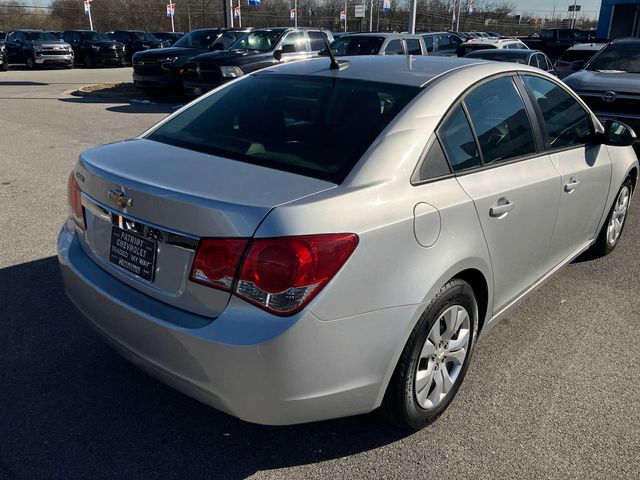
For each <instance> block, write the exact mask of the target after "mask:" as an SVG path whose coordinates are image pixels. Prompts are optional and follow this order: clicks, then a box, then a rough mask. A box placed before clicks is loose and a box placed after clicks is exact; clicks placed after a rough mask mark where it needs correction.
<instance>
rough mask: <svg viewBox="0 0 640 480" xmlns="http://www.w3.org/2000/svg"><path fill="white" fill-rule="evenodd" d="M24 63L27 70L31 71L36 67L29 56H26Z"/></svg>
mask: <svg viewBox="0 0 640 480" xmlns="http://www.w3.org/2000/svg"><path fill="white" fill-rule="evenodd" d="M24 63H25V65H26V67H27V69H28V70H33V69H34V68H35V67H36V62H35V60H34V59H33V57H32V56H31V55H27V56H26V58H25V60H24Z"/></svg>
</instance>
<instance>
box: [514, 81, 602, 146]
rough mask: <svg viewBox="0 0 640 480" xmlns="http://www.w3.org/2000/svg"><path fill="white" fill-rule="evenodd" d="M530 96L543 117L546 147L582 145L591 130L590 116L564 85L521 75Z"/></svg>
mask: <svg viewBox="0 0 640 480" xmlns="http://www.w3.org/2000/svg"><path fill="white" fill-rule="evenodd" d="M522 79H523V80H524V84H525V85H526V87H527V91H528V92H529V96H530V97H531V100H532V101H533V102H534V104H536V105H537V106H538V108H539V110H540V113H541V114H542V119H543V121H544V135H545V143H546V145H547V148H551V149H558V148H567V147H572V146H581V145H584V143H585V138H586V137H587V136H588V135H589V134H590V133H591V129H592V126H591V119H590V117H589V114H588V113H587V112H586V111H585V110H584V108H582V106H581V105H580V104H579V103H578V101H577V100H576V99H575V98H573V97H572V96H571V95H569V94H568V93H567V92H566V91H565V90H564V89H563V88H561V87H559V86H558V85H556V84H555V83H553V82H550V81H549V80H546V79H544V78H541V77H535V76H532V75H524V76H523V77H522Z"/></svg>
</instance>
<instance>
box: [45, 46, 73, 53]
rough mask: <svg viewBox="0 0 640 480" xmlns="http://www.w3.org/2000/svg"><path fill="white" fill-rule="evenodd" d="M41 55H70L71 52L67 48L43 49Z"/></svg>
mask: <svg viewBox="0 0 640 480" xmlns="http://www.w3.org/2000/svg"><path fill="white" fill-rule="evenodd" d="M40 53H42V55H69V50H67V49H66V48H58V49H56V48H53V47H48V48H43V49H42V51H41V52H40Z"/></svg>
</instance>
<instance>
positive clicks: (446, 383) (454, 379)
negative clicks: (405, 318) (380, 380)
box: [380, 280, 478, 430]
mask: <svg viewBox="0 0 640 480" xmlns="http://www.w3.org/2000/svg"><path fill="white" fill-rule="evenodd" d="M477 329H478V307H477V303H476V299H475V295H474V292H473V289H472V288H471V286H470V285H469V284H468V283H467V282H465V281H463V280H452V281H450V282H449V283H447V284H446V285H445V286H444V287H443V288H442V289H441V290H440V292H439V293H438V295H437V296H436V297H435V298H434V299H433V300H432V301H431V303H430V304H429V306H428V307H427V309H426V310H425V312H424V313H423V314H422V316H421V317H420V320H419V321H418V323H417V325H416V326H415V328H414V329H413V332H412V333H411V336H410V337H409V340H408V341H407V344H406V345H405V347H404V350H403V352H402V355H401V356H400V360H399V361H398V365H397V366H396V369H395V371H394V373H393V376H392V377H391V381H390V383H389V386H388V387H387V391H386V394H385V397H384V400H383V402H382V407H381V409H380V413H381V414H382V416H383V417H385V418H386V419H387V420H388V421H390V422H391V423H393V424H395V425H397V426H399V427H401V428H404V429H408V430H419V429H421V428H423V427H425V426H427V425H429V424H430V423H432V422H433V421H434V420H436V419H437V418H438V417H439V416H440V415H441V414H442V412H444V410H445V409H446V408H447V406H448V405H449V403H451V401H452V400H453V397H454V396H455V394H456V393H457V391H458V389H459V388H460V384H461V383H462V380H463V379H464V376H465V374H466V372H467V368H468V367H469V361H470V359H471V353H472V352H473V348H474V346H475V340H476V335H477Z"/></svg>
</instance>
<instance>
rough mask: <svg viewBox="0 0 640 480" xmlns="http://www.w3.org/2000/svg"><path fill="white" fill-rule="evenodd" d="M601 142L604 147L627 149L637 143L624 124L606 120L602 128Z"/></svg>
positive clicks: (627, 126)
mask: <svg viewBox="0 0 640 480" xmlns="http://www.w3.org/2000/svg"><path fill="white" fill-rule="evenodd" d="M602 136H603V140H604V142H603V143H605V144H606V145H612V146H615V147H629V146H631V145H633V144H634V143H636V142H637V141H638V136H637V135H636V132H634V131H633V129H632V128H631V127H630V126H629V125H627V124H626V123H623V122H620V121H618V120H608V121H607V123H606V124H605V126H604V134H603V135H602Z"/></svg>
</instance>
